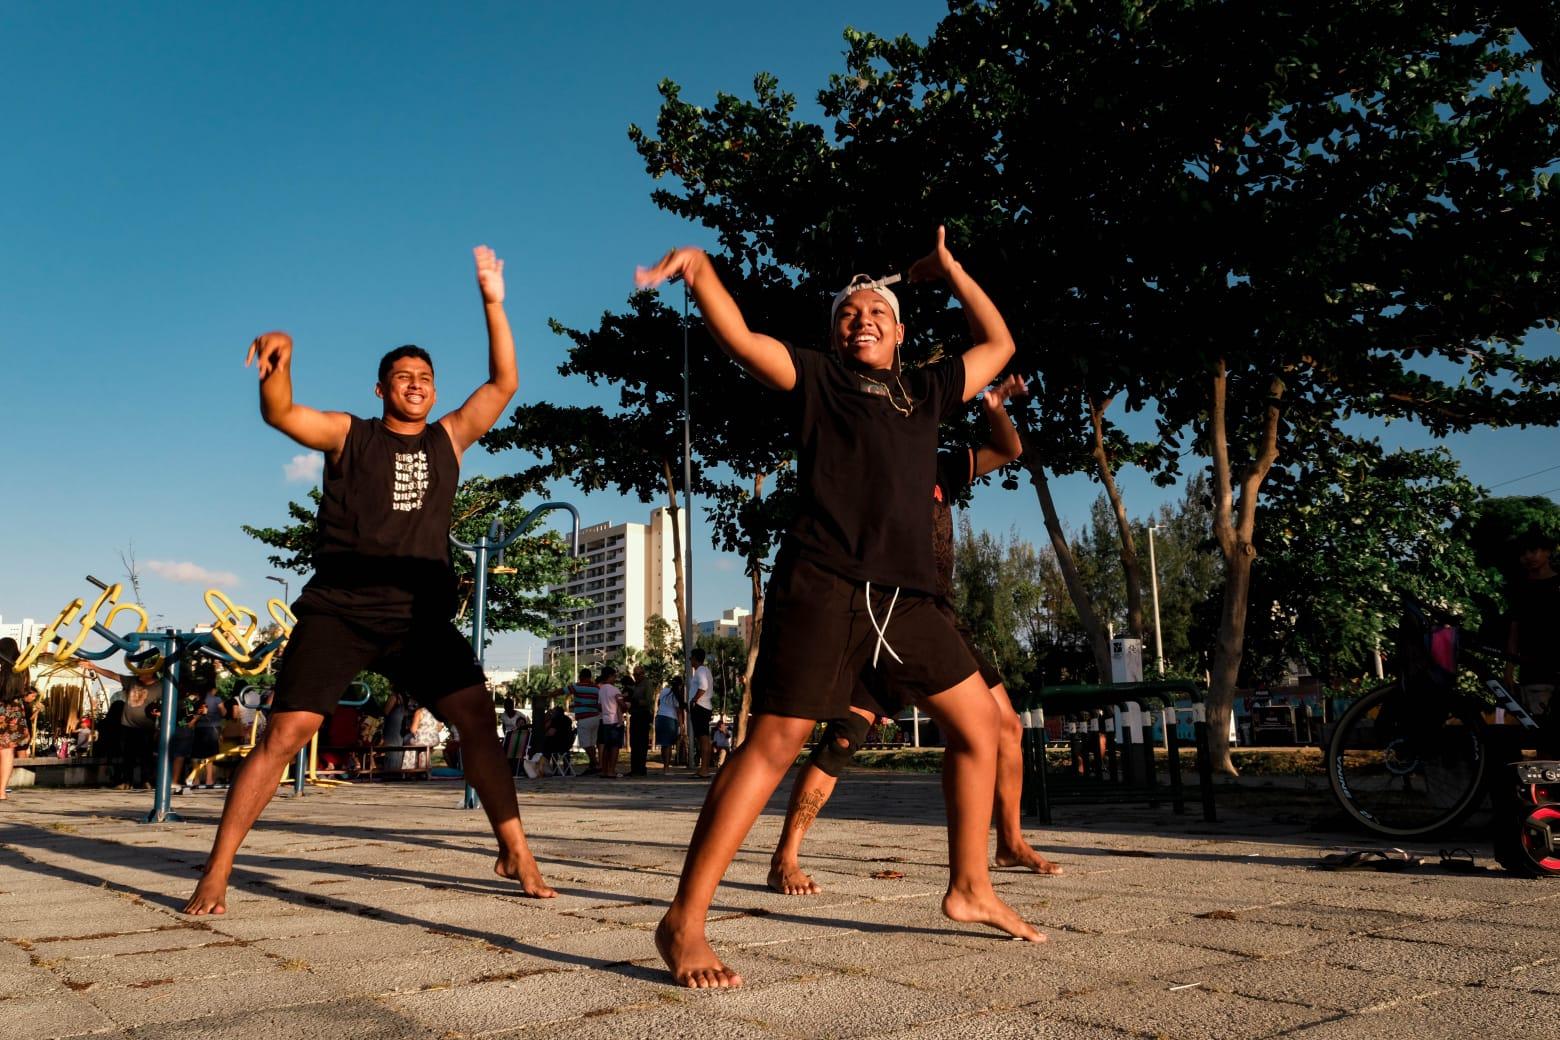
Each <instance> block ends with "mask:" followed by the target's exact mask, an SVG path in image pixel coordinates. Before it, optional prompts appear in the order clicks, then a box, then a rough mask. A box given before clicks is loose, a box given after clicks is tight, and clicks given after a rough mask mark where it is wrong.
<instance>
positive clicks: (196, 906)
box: [184, 869, 228, 917]
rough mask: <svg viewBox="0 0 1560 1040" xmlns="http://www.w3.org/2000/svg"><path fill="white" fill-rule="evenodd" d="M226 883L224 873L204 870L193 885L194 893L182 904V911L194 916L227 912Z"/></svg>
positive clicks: (226, 878) (226, 879) (226, 877)
mask: <svg viewBox="0 0 1560 1040" xmlns="http://www.w3.org/2000/svg"><path fill="white" fill-rule="evenodd" d="M227 883H228V876H227V874H226V873H218V872H217V871H214V870H209V869H208V870H206V871H205V872H204V873H203V874H201V876H200V881H199V882H198V883H197V884H196V885H195V894H194V895H192V896H190V901H189V902H187V903H185V904H184V912H185V913H187V914H193V915H194V916H196V917H200V916H202V915H204V914H225V913H227Z"/></svg>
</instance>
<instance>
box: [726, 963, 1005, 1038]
mask: <svg viewBox="0 0 1560 1040" xmlns="http://www.w3.org/2000/svg"><path fill="white" fill-rule="evenodd" d="M703 997H704V999H705V1000H708V1001H709V1002H710V1003H711V1004H714V1005H715V1007H714V1008H713V1009H712V1010H714V1011H716V1012H717V1013H718V1014H720V1015H721V1016H722V1017H727V1018H739V1019H741V1020H743V1021H745V1022H750V1023H753V1024H755V1025H757V1026H759V1027H760V1028H763V1029H770V1030H776V1031H784V1032H787V1033H792V1034H795V1035H797V1036H804V1037H840V1038H844V1037H861V1036H868V1035H871V1034H874V1033H884V1032H891V1031H893V1030H902V1029H907V1028H910V1027H912V1026H918V1025H922V1024H925V1023H930V1022H936V1021H939V1020H942V1019H947V1018H952V1017H955V1016H958V1015H970V1014H973V1013H975V1012H977V1011H979V1010H981V1005H979V1004H976V1003H974V1002H972V1001H967V1000H964V999H963V998H960V997H955V996H952V995H950V994H947V993H932V992H926V991H924V990H916V989H911V988H910V987H908V986H901V985H899V984H898V983H894V982H887V981H884V980H881V979H876V978H869V977H866V976H861V975H834V976H829V977H826V978H822V979H805V980H800V981H797V982H786V983H780V984H778V985H774V986H765V987H762V988H755V989H746V988H744V989H739V990H727V991H724V992H722V991H712V992H707V993H706V994H704V995H703Z"/></svg>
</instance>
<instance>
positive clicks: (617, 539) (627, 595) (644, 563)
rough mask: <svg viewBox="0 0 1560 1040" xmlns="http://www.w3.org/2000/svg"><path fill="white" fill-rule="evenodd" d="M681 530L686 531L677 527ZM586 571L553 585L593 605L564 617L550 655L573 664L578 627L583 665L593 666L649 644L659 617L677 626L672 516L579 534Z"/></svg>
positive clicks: (663, 513) (655, 515)
mask: <svg viewBox="0 0 1560 1040" xmlns="http://www.w3.org/2000/svg"><path fill="white" fill-rule="evenodd" d="M678 526H679V527H680V528H682V530H683V531H686V530H687V527H686V526H685V525H684V524H683V523H682V522H681V514H679V524H678ZM580 555H581V556H582V557H584V559H585V566H584V568H583V569H582V570H581V571H580V572H579V573H578V574H576V575H575V576H574V577H573V578H571V579H570V580H569V582H568V583H567V584H566V585H555V586H553V587H552V588H553V589H554V590H558V589H561V590H563V591H565V592H567V593H569V594H570V595H571V596H580V597H582V598H584V599H588V600H590V605H589V606H587V607H585V608H584V609H582V610H579V611H576V612H574V613H573V614H570V615H566V616H565V617H564V618H563V619H562V620H561V621H560V624H559V631H558V634H557V635H555V636H554V637H553V638H551V639H549V640H548V641H547V653H548V654H549V655H551V656H552V658H553V659H554V660H557V661H568V662H569V663H571V664H572V662H573V654H574V647H575V642H574V637H575V626H576V625H578V626H579V651H580V664H581V665H590V666H592V667H594V666H595V665H596V664H598V663H599V662H600V661H602V660H604V659H606V658H608V657H611V656H612V655H613V654H615V653H616V652H617V651H619V650H621V649H623V648H624V647H626V646H635V647H643V646H644V645H645V622H647V621H648V620H649V619H650V617H651V616H652V615H655V614H659V615H661V617H663V618H665V619H666V621H667V623H668V624H670V625H671V626H672V628H673V629H674V630H675V629H676V628H677V594H676V590H677V585H676V572H677V568H676V566H675V564H674V563H673V561H672V515H671V511H670V510H667V509H657V510H655V511H654V512H652V513H651V514H650V522H649V523H648V524H612V523H600V524H593V525H592V526H590V527H586V528H583V529H582V530H581V531H580Z"/></svg>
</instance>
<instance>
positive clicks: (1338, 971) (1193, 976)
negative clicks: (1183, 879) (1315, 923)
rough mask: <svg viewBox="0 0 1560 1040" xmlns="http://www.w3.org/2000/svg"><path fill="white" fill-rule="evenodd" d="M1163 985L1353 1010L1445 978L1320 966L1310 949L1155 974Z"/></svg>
mask: <svg viewBox="0 0 1560 1040" xmlns="http://www.w3.org/2000/svg"><path fill="white" fill-rule="evenodd" d="M1160 979H1161V981H1163V982H1164V983H1165V985H1166V987H1167V988H1168V987H1170V986H1183V985H1187V984H1190V983H1194V982H1195V983H1197V984H1199V985H1200V986H1201V987H1202V988H1203V989H1207V990H1211V991H1214V992H1218V993H1238V994H1240V995H1241V996H1245V997H1252V998H1255V999H1258V1000H1284V1001H1288V1002H1290V1003H1292V1004H1303V1005H1305V1006H1307V1007H1316V1008H1322V1009H1330V1010H1334V1011H1359V1010H1362V1009H1364V1008H1372V1007H1378V1006H1380V1005H1383V1004H1390V1003H1394V1002H1397V1001H1404V1000H1418V999H1420V998H1422V997H1426V996H1429V995H1430V994H1432V993H1438V992H1440V991H1441V990H1443V989H1446V988H1447V987H1448V986H1451V985H1453V983H1449V982H1441V981H1438V980H1435V979H1422V978H1414V977H1412V976H1407V975H1393V974H1390V973H1388V972H1383V971H1359V970H1357V969H1354V968H1340V967H1338V966H1336V965H1332V964H1324V963H1322V962H1321V961H1320V960H1319V959H1316V953H1315V951H1307V952H1305V953H1300V954H1296V955H1294V956H1292V957H1284V958H1280V959H1275V960H1265V961H1257V960H1253V961H1245V962H1241V963H1238V964H1228V965H1214V966H1211V967H1209V968H1205V969H1200V970H1199V969H1191V970H1187V971H1179V972H1170V973H1166V974H1164V975H1162V976H1160Z"/></svg>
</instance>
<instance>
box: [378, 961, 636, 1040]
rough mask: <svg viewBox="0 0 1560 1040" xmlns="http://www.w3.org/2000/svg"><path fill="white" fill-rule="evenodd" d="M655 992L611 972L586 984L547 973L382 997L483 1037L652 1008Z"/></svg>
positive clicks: (410, 1013) (572, 975)
mask: <svg viewBox="0 0 1560 1040" xmlns="http://www.w3.org/2000/svg"><path fill="white" fill-rule="evenodd" d="M659 988H660V987H655V986H652V985H650V984H647V983H644V982H639V981H637V980H634V979H630V978H625V977H623V976H622V975H616V974H613V973H611V972H598V973H596V974H594V975H591V976H589V977H588V978H587V977H585V976H581V975H580V974H578V973H577V972H547V973H544V974H540V975H528V976H525V977H524V978H519V979H514V980H510V981H503V982H485V983H477V984H473V985H462V986H456V987H454V988H452V989H449V990H426V991H424V992H421V993H401V994H396V995H394V996H390V997H385V998H384V1002H385V1004H386V1006H388V1007H389V1008H391V1009H393V1010H395V1011H396V1012H398V1013H400V1014H402V1015H404V1016H406V1017H408V1018H411V1019H414V1020H416V1021H419V1022H422V1023H424V1024H426V1025H428V1026H433V1027H438V1028H441V1029H445V1030H449V1031H452V1032H456V1033H467V1034H482V1033H494V1032H499V1031H501V1030H513V1029H516V1028H517V1027H520V1026H527V1025H533V1024H536V1023H542V1022H558V1021H573V1020H577V1019H579V1018H581V1017H582V1016H585V1015H589V1014H595V1013H599V1012H602V1011H607V1010H615V1009H621V1008H625V1007H632V1006H637V1005H649V1004H653V1003H655V1002H656V1000H657V995H656V994H657V990H658V989H659Z"/></svg>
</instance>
